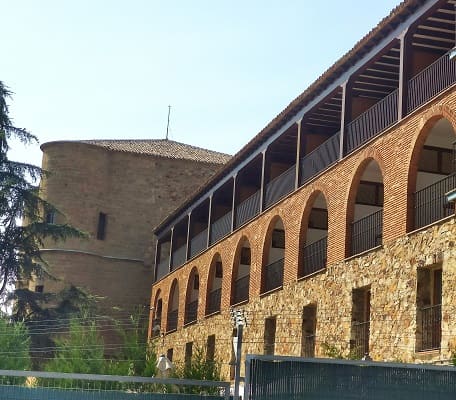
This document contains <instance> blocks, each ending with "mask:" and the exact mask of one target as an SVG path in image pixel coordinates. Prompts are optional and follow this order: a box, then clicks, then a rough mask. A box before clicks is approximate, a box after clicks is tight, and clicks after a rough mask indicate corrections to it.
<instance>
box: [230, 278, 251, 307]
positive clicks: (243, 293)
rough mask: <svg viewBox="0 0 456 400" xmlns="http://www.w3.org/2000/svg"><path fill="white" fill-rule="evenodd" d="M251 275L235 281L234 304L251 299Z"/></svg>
mask: <svg viewBox="0 0 456 400" xmlns="http://www.w3.org/2000/svg"><path fill="white" fill-rule="evenodd" d="M249 283H250V275H246V276H244V277H242V278H240V279H238V280H236V281H235V282H234V293H233V304H237V303H240V302H241V301H245V300H248V299H249Z"/></svg>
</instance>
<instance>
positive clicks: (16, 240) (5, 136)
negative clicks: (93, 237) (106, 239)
mask: <svg viewBox="0 0 456 400" xmlns="http://www.w3.org/2000/svg"><path fill="white" fill-rule="evenodd" d="M11 94H12V93H11V92H10V91H9V90H8V88H7V87H6V86H5V85H4V84H3V83H2V82H1V81H0V296H1V295H3V294H4V293H5V291H6V288H7V287H8V285H13V284H14V283H15V282H16V281H17V280H19V279H30V278H32V277H33V276H49V272H48V271H47V269H46V262H45V260H44V259H43V258H42V256H41V253H40V248H41V247H42V246H43V241H44V239H46V238H52V239H53V240H65V239H66V238H67V237H81V236H84V235H83V234H82V232H80V231H78V230H77V229H75V228H73V227H71V226H70V225H68V224H60V225H59V224H52V223H48V222H47V221H46V218H45V216H46V215H47V214H48V213H50V212H53V213H59V212H58V210H57V209H56V208H55V207H54V206H53V205H52V204H50V203H49V202H47V201H46V200H44V199H43V198H41V197H40V191H39V186H38V182H39V179H40V178H41V177H42V176H43V175H44V174H45V171H43V170H42V169H41V168H39V167H37V166H35V165H31V164H26V163H21V162H15V161H12V160H9V159H8V150H9V148H10V147H9V141H10V140H11V139H18V140H19V141H20V142H22V143H23V144H30V143H34V142H38V139H37V138H36V137H35V136H34V135H32V134H31V133H29V132H28V131H27V130H26V129H23V128H17V127H15V126H14V125H13V123H12V121H11V119H10V117H9V110H8V104H7V99H8V98H10V97H11ZM21 220H22V221H25V223H24V224H21V223H20V222H19V221H21Z"/></svg>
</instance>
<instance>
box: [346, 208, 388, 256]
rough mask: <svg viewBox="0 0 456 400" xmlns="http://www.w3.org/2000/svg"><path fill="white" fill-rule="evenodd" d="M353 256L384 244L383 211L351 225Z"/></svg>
mask: <svg viewBox="0 0 456 400" xmlns="http://www.w3.org/2000/svg"><path fill="white" fill-rule="evenodd" d="M351 233H352V235H351V236H352V237H351V255H355V254H359V253H362V252H363V251H366V250H369V249H372V248H374V247H376V246H379V245H381V244H382V233H383V209H380V210H378V211H375V212H373V213H372V214H370V215H367V216H366V217H363V218H360V219H359V220H357V221H355V222H352V224H351Z"/></svg>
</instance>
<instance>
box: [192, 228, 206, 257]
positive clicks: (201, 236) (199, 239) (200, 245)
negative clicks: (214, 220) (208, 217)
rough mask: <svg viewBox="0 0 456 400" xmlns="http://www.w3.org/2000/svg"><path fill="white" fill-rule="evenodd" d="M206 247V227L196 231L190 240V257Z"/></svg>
mask: <svg viewBox="0 0 456 400" xmlns="http://www.w3.org/2000/svg"><path fill="white" fill-rule="evenodd" d="M206 249H207V228H206V229H204V230H203V231H201V232H200V233H198V234H197V235H196V236H195V237H194V238H192V240H191V241H190V257H195V256H196V255H197V254H199V253H201V252H202V251H203V250H206Z"/></svg>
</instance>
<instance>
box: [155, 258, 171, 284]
mask: <svg viewBox="0 0 456 400" xmlns="http://www.w3.org/2000/svg"><path fill="white" fill-rule="evenodd" d="M168 272H169V257H167V258H166V259H165V260H162V261H160V262H159V263H158V265H157V273H156V276H155V281H158V280H159V279H160V278H163V277H164V276H165V275H166V274H168Z"/></svg>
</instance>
